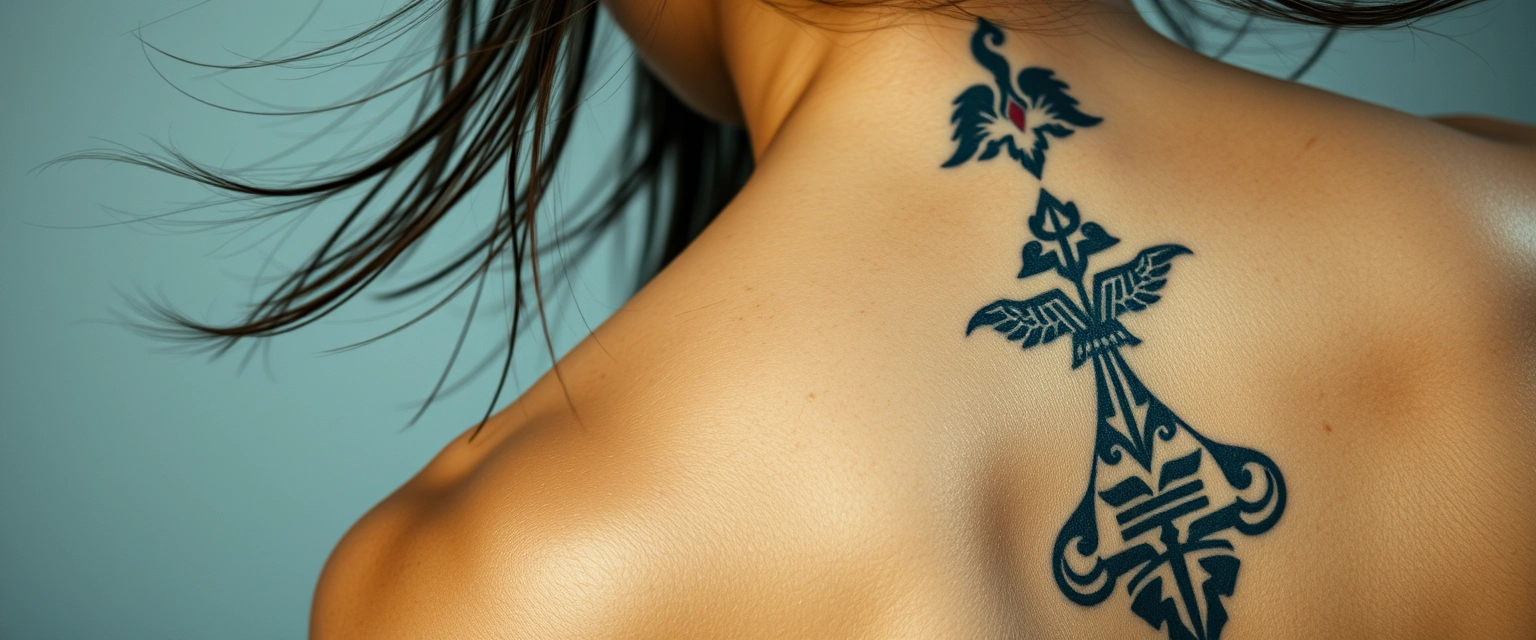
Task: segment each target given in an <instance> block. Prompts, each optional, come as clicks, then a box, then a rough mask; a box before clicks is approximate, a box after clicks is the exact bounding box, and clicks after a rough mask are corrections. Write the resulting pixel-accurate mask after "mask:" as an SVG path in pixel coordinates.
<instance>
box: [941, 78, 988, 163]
mask: <svg viewBox="0 0 1536 640" xmlns="http://www.w3.org/2000/svg"><path fill="white" fill-rule="evenodd" d="M995 102H996V100H995V99H994V96H993V95H992V89H991V88H990V87H988V86H987V85H984V84H978V85H972V86H971V88H969V89H966V90H965V92H964V93H961V94H960V97H958V98H955V113H954V115H953V116H950V118H949V121H950V122H952V123H954V125H955V134H954V135H953V136H950V139H951V140H954V141H955V143H956V144H957V145H958V146H957V147H955V155H954V156H951V157H950V159H949V161H948V162H945V163H944V164H943V165H942V166H944V167H957V166H960V165H961V164H963V163H964V162H965V161H967V160H970V159H971V156H974V155H976V149H977V148H979V147H980V146H981V143H982V141H983V140H986V139H987V125H988V124H991V122H992V121H993V120H996V119H997V113H996V111H995V107H993V104H994V103H995Z"/></svg>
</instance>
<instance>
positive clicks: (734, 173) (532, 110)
mask: <svg viewBox="0 0 1536 640" xmlns="http://www.w3.org/2000/svg"><path fill="white" fill-rule="evenodd" d="M818 1H821V2H823V3H825V4H837V5H845V4H847V3H846V2H840V0H818ZM1477 1H1478V0H1402V1H1394V0H1375V1H1373V0H1358V1H1357V0H1219V4H1220V5H1224V7H1215V6H1212V5H1211V4H1209V3H1204V2H1199V1H1198V0H1148V3H1147V4H1148V6H1149V8H1150V11H1151V13H1152V14H1153V15H1154V16H1155V17H1156V18H1157V19H1159V20H1161V21H1162V22H1163V24H1164V25H1165V26H1166V27H1167V29H1168V31H1169V32H1170V34H1171V35H1172V36H1173V37H1174V38H1175V39H1176V40H1179V41H1181V42H1182V43H1183V44H1184V45H1186V46H1189V47H1191V48H1196V49H1199V48H1200V46H1201V45H1202V44H1203V41H1204V40H1206V39H1208V37H1207V36H1209V34H1213V33H1220V34H1222V35H1223V38H1224V39H1231V40H1229V42H1230V41H1235V39H1236V38H1239V37H1241V36H1242V35H1243V34H1244V33H1246V32H1247V31H1248V30H1249V28H1250V25H1251V23H1252V21H1253V18H1254V17H1258V18H1265V19H1275V20H1281V21H1287V22H1291V23H1299V24H1304V25H1313V26H1319V27H1325V28H1327V29H1328V30H1329V35H1331V34H1332V33H1333V32H1334V31H1336V30H1338V29H1349V28H1367V27H1384V26H1393V25H1402V24H1407V23H1411V22H1413V21H1415V20H1418V19H1420V18H1424V17H1426V16H1431V15H1434V14H1438V13H1441V12H1444V11H1447V10H1450V9H1454V8H1458V7H1461V6H1465V5H1469V4H1472V3H1474V2H1477ZM876 3H877V4H880V5H883V6H897V7H903V8H905V7H908V6H910V7H911V8H912V9H913V10H927V9H932V8H935V7H930V6H926V5H923V4H922V3H920V2H914V0H877V2H876ZM964 4H965V3H964V0H946V1H945V2H943V3H942V6H943V7H945V8H949V9H959V10H962V11H963V10H964V8H965V7H964ZM1233 9H1235V10H1237V13H1238V15H1239V18H1240V19H1238V20H1235V21H1234V20H1233V17H1232V15H1233V11H1231V10H1233ZM598 15H599V7H598V4H597V2H596V0H408V1H407V2H406V3H405V4H404V6H402V7H400V8H399V9H398V10H395V11H394V12H392V13H390V14H389V15H387V16H385V17H384V18H383V19H381V20H379V21H377V22H376V23H374V24H372V25H370V26H368V27H366V28H365V29H363V30H361V31H359V32H357V33H355V34H353V35H351V36H350V37H347V38H345V39H342V40H340V41H337V42H334V43H332V44H329V45H326V46H323V47H320V48H317V49H312V50H309V51H306V52H304V53H301V54H298V55H295V56H288V57H283V58H280V59H266V60H257V61H255V62H249V63H244V64H240V65H228V66H219V65H202V66H212V67H215V68H219V69H230V70H235V69H249V68H255V67H264V66H281V65H290V64H294V63H299V62H314V61H319V60H326V59H330V57H332V56H337V55H338V54H343V55H341V58H342V61H341V62H339V63H337V64H347V63H348V62H349V61H351V60H355V59H356V58H357V57H358V56H351V57H349V56H347V55H344V54H346V53H348V52H354V51H363V50H365V49H367V48H368V46H369V44H370V43H373V42H376V41H379V40H382V39H387V38H392V37H396V36H398V35H399V34H400V33H401V32H403V31H406V30H419V29H427V28H433V26H434V25H435V28H436V29H437V30H438V32H439V35H438V36H437V37H436V40H437V46H436V48H435V51H434V52H433V53H432V55H433V57H434V59H433V61H432V63H431V64H430V66H429V67H428V68H427V69H426V70H425V71H423V72H420V73H416V74H413V75H408V76H405V77H403V78H400V79H398V80H395V79H391V80H395V81H394V82H393V83H392V84H393V85H394V87H399V86H401V85H403V84H406V83H420V88H422V89H424V90H422V91H420V100H419V102H418V104H417V105H416V107H415V112H414V114H413V115H412V117H411V118H410V119H409V121H408V122H407V124H406V126H404V128H403V129H401V130H399V131H398V132H397V133H395V134H394V135H393V136H392V137H391V138H390V142H389V143H388V144H386V145H383V146H381V147H379V148H378V149H377V150H376V151H375V152H374V153H373V155H371V156H370V157H368V158H366V160H365V161H364V162H361V163H359V164H357V165H356V166H353V167H349V168H346V169H344V170H336V171H334V172H332V173H329V174H321V175H320V176H319V177H314V176H313V174H306V177H304V178H296V179H293V180H291V181H287V182H281V183H278V184H276V185H274V184H270V183H265V182H263V183H258V182H257V181H255V180H252V179H248V178H246V177H244V176H241V175H236V174H235V173H232V172H227V171H224V170H221V169H217V168H213V167H212V166H210V165H207V164H203V163H201V162H199V161H197V160H195V159H193V158H190V157H188V156H186V155H184V154H181V153H178V152H175V151H171V150H162V152H161V153H145V152H137V151H120V150H106V151H101V150H98V151H88V152H84V153H80V154H76V155H74V156H71V157H70V158H69V159H104V160H111V161H120V162H126V163H130V164H134V165H138V166H141V167H145V168H149V169H152V170H156V171H160V172H164V173H167V174H171V175H175V176H178V177H181V178H185V179H188V180H192V181H195V182H197V183H201V184H203V185H206V186H208V187H210V188H212V189H214V190H215V191H217V192H219V193H221V194H223V195H225V196H227V197H228V198H230V199H232V200H240V201H244V202H251V203H255V204H256V205H257V206H258V207H259V211H258V214H257V215H258V216H263V217H266V216H281V215H287V214H294V213H297V212H301V211H304V210H307V209H310V208H313V207H316V206H318V205H321V204H324V203H327V202H330V201H333V200H340V199H341V198H342V197H343V196H348V197H352V198H355V203H353V204H349V205H347V206H348V211H347V213H346V214H345V215H344V216H343V217H342V218H341V221H340V222H339V223H338V224H337V225H336V226H335V227H334V228H333V229H331V230H330V231H329V233H328V235H327V236H326V238H325V240H324V241H323V242H322V243H320V244H319V246H318V247H317V248H316V249H314V250H313V251H312V252H311V253H309V254H308V256H307V257H306V258H305V259H304V260H302V261H301V262H300V263H298V264H297V265H295V266H293V267H291V268H289V269H288V270H287V271H285V272H284V273H282V274H281V275H280V277H279V278H278V279H277V280H275V281H274V282H273V284H271V285H270V286H267V287H266V288H265V289H263V290H262V291H261V293H260V294H259V295H258V297H257V299H256V301H255V302H254V303H252V304H251V305H250V306H248V307H247V308H245V309H244V310H243V311H241V312H240V315H239V316H238V317H237V318H235V319H234V320H232V321H229V322H226V323H207V322H202V321H197V320H194V319H192V318H190V317H188V316H186V315H184V314H181V313H179V312H176V311H175V310H173V309H171V308H169V307H168V306H164V305H157V306H153V307H150V308H148V310H147V312H148V313H149V314H150V316H151V320H152V321H153V324H154V326H156V327H158V328H159V331H160V333H162V334H164V335H168V336H172V337H175V338H178V339H190V340H196V341H200V342H201V343H202V344H204V345H206V346H208V347H210V348H211V349H213V350H215V351H216V352H224V351H227V350H229V349H231V348H232V347H234V346H236V345H237V344H239V343H241V342H243V341H244V340H246V339H251V338H267V337H272V336H277V335H280V334H284V333H287V332H290V331H293V330H296V329H299V328H301V327H304V326H307V325H309V324H310V323H313V322H315V321H317V320H319V319H321V318H324V317H326V316H327V315H328V314H330V313H331V312H333V311H335V310H336V309H338V308H339V307H341V306H343V305H345V304H347V303H348V302H349V301H351V300H353V299H354V298H356V297H357V296H358V295H359V294H361V293H363V292H364V291H369V292H370V293H374V294H377V295H378V297H380V298H382V299H383V300H386V301H390V302H396V303H399V304H401V305H402V306H404V305H406V304H407V303H414V302H419V301H420V300H422V299H426V300H428V302H429V303H428V304H427V305H426V307H425V308H426V310H425V311H422V312H419V313H417V314H416V315H414V316H413V317H412V318H411V319H409V320H407V321H406V322H405V323H403V325H402V326H401V328H403V327H404V326H407V325H410V324H412V323H414V322H416V321H418V320H420V319H421V318H423V317H425V316H427V315H429V314H432V313H434V312H436V311H438V310H441V309H442V308H443V307H444V306H445V305H446V304H447V303H448V302H449V301H451V300H454V299H457V298H459V297H461V296H464V295H466V294H468V295H469V296H470V299H471V304H470V310H469V311H468V314H469V318H473V317H474V316H475V314H476V307H478V306H479V305H480V301H481V299H482V295H483V292H484V287H485V284H486V282H487V281H488V280H489V276H491V275H492V274H493V273H494V274H496V275H497V276H498V279H496V280H494V281H495V282H497V283H503V282H504V283H505V285H498V286H505V288H506V290H505V291H503V292H502V293H503V294H504V295H505V296H507V299H508V302H509V304H508V305H507V308H508V309H510V312H511V314H512V318H511V321H510V322H509V323H508V333H507V335H506V341H505V343H504V351H503V352H502V353H501V354H499V355H500V356H501V357H500V360H501V362H500V364H501V367H500V368H501V374H500V375H501V382H500V384H498V386H497V391H496V394H495V396H494V397H492V398H491V399H490V404H489V407H490V409H488V413H487V416H489V411H490V410H493V409H494V408H495V407H496V406H497V403H498V402H499V400H500V395H501V394H502V392H503V391H504V386H505V381H506V379H507V376H508V373H509V371H510V368H511V364H512V361H513V359H512V356H513V352H514V349H513V347H514V346H515V345H516V344H517V339H518V337H519V334H520V333H521V332H523V331H526V330H527V328H528V327H529V326H530V325H531V324H532V323H533V322H535V321H538V322H541V323H543V322H544V320H543V318H544V312H543V304H542V302H543V291H544V289H545V287H546V284H547V283H548V282H549V278H548V276H547V275H546V274H544V273H542V272H541V266H540V265H541V263H540V259H539V256H540V254H541V253H546V252H549V251H550V250H551V249H554V248H557V247H558V248H560V249H561V250H562V252H563V254H564V257H565V258H566V260H567V261H568V262H576V261H579V260H580V259H581V258H582V257H584V256H587V255H590V254H591V253H592V252H593V250H594V248H595V247H596V246H597V245H598V242H599V240H601V239H603V238H604V237H606V236H608V235H609V234H611V233H614V232H617V231H618V230H619V229H621V228H622V225H620V224H619V223H620V222H621V221H622V220H624V219H625V217H626V216H627V215H641V216H643V224H642V225H640V227H639V228H641V229H643V237H642V238H640V239H638V244H639V246H641V247H642V252H641V255H640V258H639V260H638V264H636V265H635V270H634V277H635V283H636V286H639V285H643V284H644V283H645V282H646V281H648V280H649V279H650V278H651V277H652V276H653V275H655V274H656V273H657V272H658V271H659V270H660V269H661V268H663V267H664V266H666V264H667V263H668V262H670V261H671V260H672V259H673V258H674V257H676V256H677V255H678V254H679V253H681V252H682V250H683V249H684V248H685V247H686V246H687V245H688V243H689V242H690V241H691V240H692V239H693V238H694V237H695V236H697V235H698V234H699V233H700V232H701V231H702V230H703V229H704V227H705V226H706V225H707V224H708V223H709V222H710V221H711V220H712V219H713V218H714V217H715V215H716V214H718V213H719V211H720V210H721V209H722V208H723V207H724V206H725V205H726V204H727V203H728V202H729V201H730V200H731V199H732V198H733V197H734V196H735V195H736V193H737V191H738V190H739V189H740V188H741V187H742V185H743V184H744V183H745V182H746V180H747V178H748V177H749V176H750V174H751V172H752V168H753V158H752V146H751V144H750V141H749V140H748V138H747V133H746V131H745V130H744V129H742V128H741V127H738V126H734V125H729V124H722V123H718V122H714V121H712V120H709V119H706V118H705V117H703V116H701V115H699V114H698V113H696V112H694V111H692V110H691V109H690V108H689V107H687V106H686V105H684V104H683V103H682V102H681V101H680V100H679V99H678V98H677V97H675V96H674V95H673V94H672V93H671V92H670V91H669V90H668V89H667V88H666V87H665V86H664V85H663V84H662V83H661V82H660V81H659V80H658V79H657V78H656V77H655V76H654V75H653V74H651V73H650V72H649V71H648V70H647V69H645V67H644V65H641V64H638V63H637V64H636V65H635V68H634V70H633V76H632V80H631V84H632V87H633V111H632V113H631V117H630V120H629V122H628V125H627V128H626V129H625V131H624V133H623V134H622V139H621V140H620V141H619V144H618V146H617V151H616V157H615V158H613V162H614V163H615V164H614V169H612V170H610V171H609V172H608V175H610V176H612V177H611V178H610V179H608V180H607V184H605V185H603V186H602V187H601V188H600V189H599V190H598V192H597V193H592V194H588V195H589V196H590V197H589V198H587V199H586V200H584V201H583V202H585V203H586V206H582V207H578V208H576V209H575V210H571V211H563V212H559V213H560V215H562V216H565V218H564V221H563V223H562V227H563V229H564V233H562V234H560V235H559V236H558V237H556V238H554V239H545V238H541V234H540V230H539V217H538V215H537V213H538V212H539V211H540V208H541V206H542V207H544V208H546V209H548V208H549V207H548V205H547V203H546V202H545V200H546V195H547V194H548V193H549V190H550V188H551V185H552V183H553V180H554V178H555V174H556V170H557V169H558V168H559V167H560V165H561V162H562V159H563V158H564V154H565V151H566V149H567V147H568V143H569V141H570V138H571V133H572V129H573V125H574V123H575V121H576V118H577V117H578V116H579V115H580V114H581V106H582V101H583V99H584V98H585V97H586V94H585V93H584V90H585V89H587V88H588V87H587V84H588V76H589V72H590V70H591V68H592V66H593V50H594V42H595V40H596V36H597V26H598ZM1328 39H1329V38H1327V37H1325V38H1324V39H1323V44H1322V45H1321V46H1320V47H1319V49H1318V51H1317V52H1315V53H1314V55H1313V56H1312V58H1311V59H1309V60H1308V62H1307V63H1305V64H1304V65H1303V67H1302V68H1301V69H1299V70H1298V71H1304V70H1305V67H1307V66H1310V64H1311V62H1313V61H1315V59H1316V57H1317V55H1316V53H1320V52H1321V48H1322V47H1323V46H1326V44H1327V41H1328ZM1225 48H1228V49H1229V48H1230V46H1228V47H1225ZM162 53H163V52H162ZM178 59H179V58H178ZM183 61H185V60H183ZM194 64H195V63H194ZM390 90H391V89H386V90H384V91H379V92H375V93H372V94H369V95H367V96H364V97H363V98H362V100H363V101H367V100H372V99H375V98H378V97H380V96H382V95H384V94H385V93H388V92H389V91H390ZM355 104H357V101H351V102H349V103H347V104H343V105H337V106H334V107H329V108H328V109H339V108H342V107H346V106H351V105H355ZM324 110H325V109H322V110H321V111H324ZM305 113H313V112H305ZM488 179H489V180H493V181H497V182H499V183H501V184H502V185H503V188H502V193H503V194H504V196H503V200H502V202H501V203H500V205H499V213H498V214H497V215H496V218H495V223H494V224H493V225H491V227H490V228H489V229H488V230H487V231H485V232H484V233H483V234H482V235H481V236H480V237H478V238H477V239H476V240H475V241H474V242H472V243H470V244H469V245H467V246H465V247H464V248H463V249H462V250H460V251H458V252H457V253H455V254H453V255H449V256H445V257H442V258H441V259H442V262H441V263H440V264H439V265H437V266H436V267H435V268H433V269H430V270H428V271H427V272H426V274H425V275H421V276H418V277H415V278H411V279H408V280H406V281H404V282H389V283H385V282H384V280H385V278H384V276H385V275H386V273H388V272H390V271H391V269H392V267H396V266H398V264H399V263H401V262H403V261H404V260H406V259H407V258H408V257H409V256H410V255H411V253H412V250H413V248H415V247H417V246H419V245H420V243H421V241H422V239H423V238H424V237H426V236H427V235H428V233H429V232H430V231H431V230H433V229H434V228H436V227H438V225H440V224H441V223H442V222H443V221H444V220H445V219H447V218H448V217H449V216H450V215H452V214H454V213H455V212H457V211H458V210H459V209H461V204H463V203H464V201H465V200H466V197H467V196H468V195H469V194H470V192H471V191H473V190H474V189H475V188H476V187H477V186H479V185H481V184H482V183H483V182H484V181H486V180H488ZM632 205H634V206H632ZM636 209H638V211H634V210H636ZM632 212H633V213H632ZM464 327H465V328H464V332H465V333H467V332H468V330H469V325H468V324H467V323H466V324H465V325H464ZM542 328H543V333H544V336H545V344H546V347H547V348H548V350H549V355H550V356H551V357H552V358H553V356H554V347H553V344H552V342H551V341H550V339H549V331H548V327H547V325H543V326H542ZM396 330H398V329H396ZM462 341H463V334H461V336H460V344H461V345H462ZM456 360H457V350H456V351H455V354H454V356H453V357H452V358H450V360H449V363H448V365H447V367H446V368H445V370H444V372H443V374H442V376H441V377H440V378H439V380H438V383H437V386H436V387H435V388H434V389H433V391H432V394H431V395H429V396H428V398H427V400H426V401H425V403H424V404H423V406H422V407H421V410H422V411H424V410H425V409H426V408H427V406H429V405H430V404H431V402H432V400H433V399H434V398H436V397H437V396H438V394H439V392H441V391H442V389H443V388H444V383H445V382H446V381H447V380H448V377H449V373H450V372H451V371H452V370H453V368H454V362H455V361H456ZM557 373H558V371H557ZM420 415H421V413H420V412H418V413H417V417H420Z"/></svg>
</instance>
